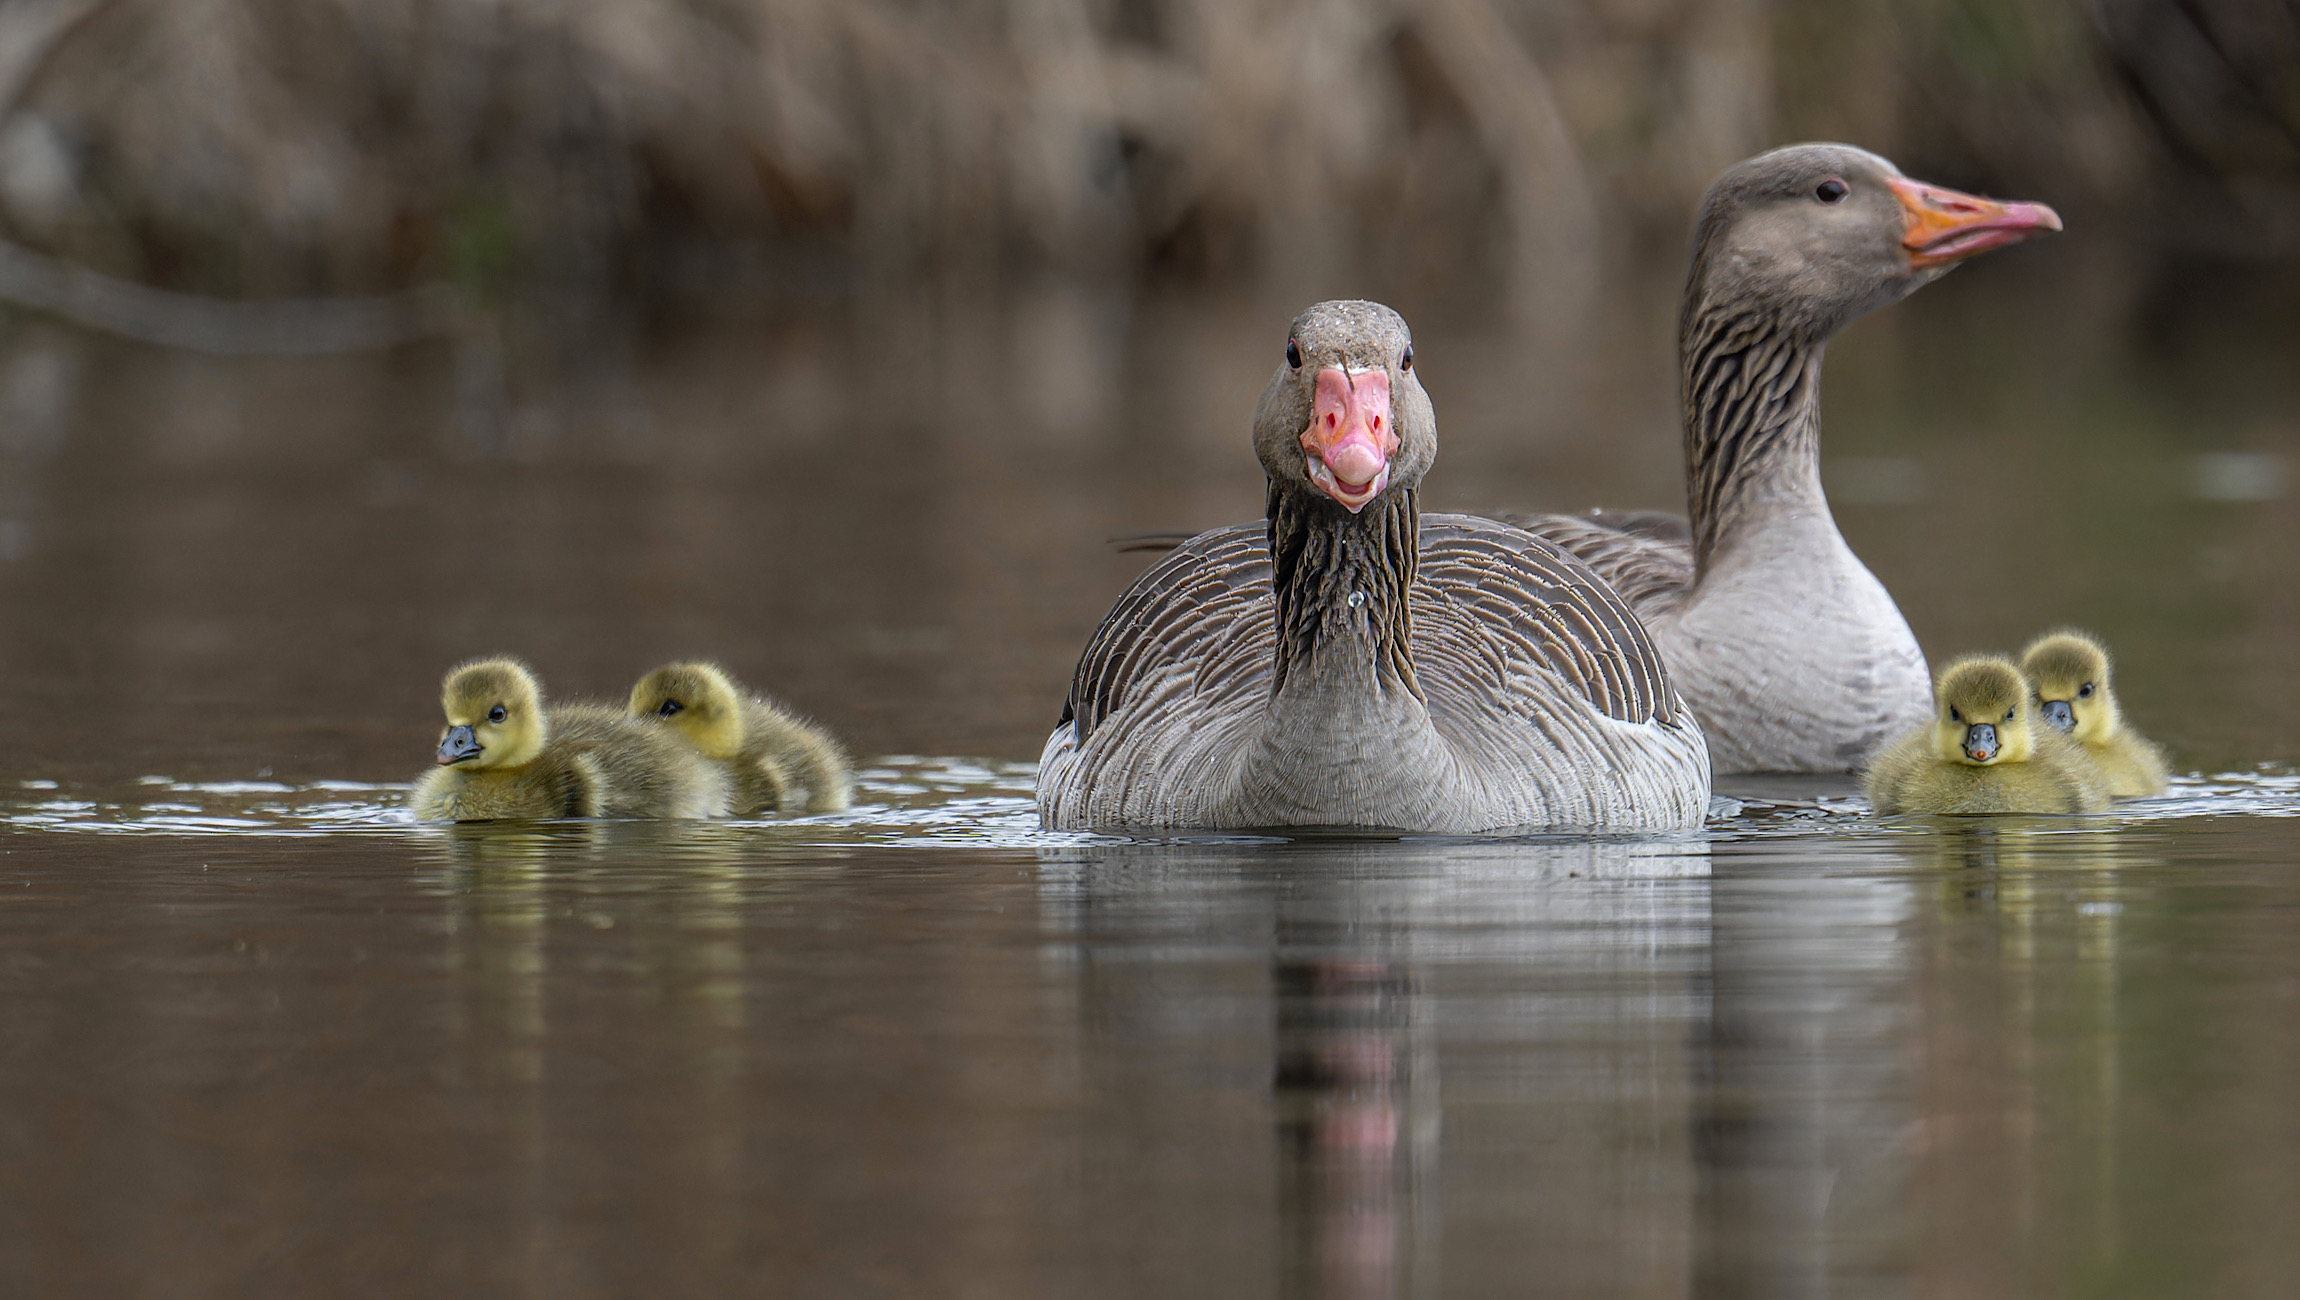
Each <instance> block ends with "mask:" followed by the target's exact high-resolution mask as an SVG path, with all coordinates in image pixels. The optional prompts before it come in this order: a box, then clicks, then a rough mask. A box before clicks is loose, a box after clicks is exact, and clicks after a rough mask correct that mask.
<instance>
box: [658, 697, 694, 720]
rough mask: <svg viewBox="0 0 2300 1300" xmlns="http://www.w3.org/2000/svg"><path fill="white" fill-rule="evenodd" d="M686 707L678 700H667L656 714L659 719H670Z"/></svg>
mask: <svg viewBox="0 0 2300 1300" xmlns="http://www.w3.org/2000/svg"><path fill="white" fill-rule="evenodd" d="M686 707H687V706H686V705H684V704H681V703H679V702H678V701H677V700H665V701H663V705H662V707H661V708H659V709H656V710H655V713H656V716H658V717H664V718H668V717H670V716H671V715H672V714H674V713H677V712H678V711H679V710H681V709H683V708H686Z"/></svg>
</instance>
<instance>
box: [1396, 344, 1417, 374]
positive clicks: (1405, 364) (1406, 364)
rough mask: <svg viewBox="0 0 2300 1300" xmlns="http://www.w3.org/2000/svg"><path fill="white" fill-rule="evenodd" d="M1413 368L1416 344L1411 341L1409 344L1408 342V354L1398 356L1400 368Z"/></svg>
mask: <svg viewBox="0 0 2300 1300" xmlns="http://www.w3.org/2000/svg"><path fill="white" fill-rule="evenodd" d="M1413 368H1414V345H1413V344H1411V343H1408V344H1406V354H1405V355H1404V356H1402V357H1400V358H1398V369H1400V370H1411V369H1413Z"/></svg>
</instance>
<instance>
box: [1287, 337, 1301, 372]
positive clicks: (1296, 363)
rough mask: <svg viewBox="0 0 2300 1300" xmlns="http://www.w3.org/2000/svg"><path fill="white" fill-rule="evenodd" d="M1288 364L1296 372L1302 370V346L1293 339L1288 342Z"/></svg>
mask: <svg viewBox="0 0 2300 1300" xmlns="http://www.w3.org/2000/svg"><path fill="white" fill-rule="evenodd" d="M1286 364H1287V365H1289V366H1292V367H1293V368H1294V369H1296V370H1300V369H1301V368H1302V345H1301V344H1299V343H1296V342H1295V341H1294V340H1292V339H1287V340H1286Z"/></svg>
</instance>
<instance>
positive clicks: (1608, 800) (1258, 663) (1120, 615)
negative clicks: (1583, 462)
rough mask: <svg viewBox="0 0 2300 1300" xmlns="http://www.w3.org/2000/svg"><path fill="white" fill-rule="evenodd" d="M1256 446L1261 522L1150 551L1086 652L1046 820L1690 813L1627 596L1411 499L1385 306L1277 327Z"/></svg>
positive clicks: (1671, 735)
mask: <svg viewBox="0 0 2300 1300" xmlns="http://www.w3.org/2000/svg"><path fill="white" fill-rule="evenodd" d="M1254 450H1255V453H1256V455H1257V456H1258V457H1259V458H1260V460H1261V462H1262V469H1263V472H1264V475H1265V476H1266V479H1267V485H1268V501H1269V511H1268V517H1267V519H1266V520H1264V521H1263V522H1262V523H1259V524H1248V525H1239V526H1237V527H1232V528H1223V529H1216V530H1215V531H1213V532H1208V533H1203V534H1200V535H1199V536H1197V537H1195V538H1192V539H1191V540H1190V541H1188V542H1186V543H1184V544H1183V545H1182V546H1180V547H1179V548H1177V549H1176V550H1174V551H1173V552H1172V553H1170V554H1168V555H1167V556H1165V557H1164V558H1163V559H1161V560H1160V561H1159V562H1158V563H1157V564H1156V565H1155V566H1153V567H1152V568H1151V569H1149V570H1148V571H1147V572H1145V573H1144V574H1143V575H1142V576H1141V577H1140V578H1139V579H1137V580H1136V581H1135V582H1134V584H1133V586H1132V587H1130V588H1129V589H1128V590H1127V591H1126V593H1125V594H1124V595H1122V596H1120V597H1119V599H1118V603H1117V604H1116V605H1115V606H1114V607H1112V609H1111V610H1110V613H1109V614H1108V616H1106V617H1105V618H1104V619H1103V621H1102V625H1101V627H1100V628H1098V629H1097V630H1096V631H1095V633H1094V635H1093V637H1092V639H1091V640H1090V641H1089V642H1088V643H1087V646H1086V651H1085V653H1084V654H1083V655H1082V656H1081V657H1080V659H1079V662H1078V669H1077V672H1076V674H1075V675H1074V677H1073V678H1072V680H1071V687H1070V696H1069V700H1068V702H1067V703H1066V705H1065V706H1064V708H1063V711H1062V717H1061V720H1060V721H1059V722H1058V723H1057V725H1056V726H1055V728H1054V732H1053V734H1052V735H1051V736H1049V737H1048V738H1047V742H1046V751H1045V754H1044V756H1043V759H1042V761H1041V764H1040V767H1039V781H1038V806H1039V810H1040V814H1041V816H1042V818H1043V820H1044V821H1045V823H1046V825H1047V826H1049V827H1051V828H1056V829H1122V828H1129V827H1135V828H1144V829H1152V828H1169V829H1180V828H1190V829H1243V828H1255V827H1288V826H1296V827H1298V826H1338V827H1366V828H1381V829H1389V830H1402V831H1427V832H1441V833H1465V834H1466V833H1475V832H1481V831H1496V830H1507V829H1534V828H1558V829H1565V828H1570V829H1576V830H1606V831H1614V830H1621V831H1636V830H1681V829H1687V828H1691V827H1695V826H1698V825H1699V824H1700V823H1701V820H1702V818H1703V816H1704V815H1705V814H1706V812H1707V810H1708V804H1709V760H1708V755H1707V753H1706V751H1705V750H1704V748H1703V746H1702V741H1701V731H1700V728H1699V726H1698V725H1697V724H1696V723H1695V722H1694V721H1693V716H1692V714H1691V713H1690V712H1689V711H1688V710H1687V709H1686V708H1685V707H1684V705H1683V703H1682V701H1680V700H1679V698H1678V696H1677V693H1676V691H1675V689H1674V688H1673V687H1672V686H1671V685H1670V681H1669V674H1668V672H1667V671H1666V670H1665V669H1664V667H1663V665H1662V661H1661V656H1660V655H1659V654H1658V653H1657V652H1656V651H1655V650H1654V648H1653V644H1652V642H1651V641H1650V640H1648V639H1647V637H1646V635H1645V629H1644V628H1643V627H1642V626H1641V625H1640V624H1639V623H1638V621H1637V618H1636V616H1635V615H1634V614H1632V613H1631V612H1630V610H1629V607H1628V606H1627V605H1626V604H1625V603H1623V602H1622V600H1621V599H1620V598H1619V597H1618V596H1616V595H1615V594H1614V593H1613V592H1612V590H1611V589H1610V588H1608V587H1607V586H1606V585H1605V583H1604V582H1603V581H1601V580H1600V579H1598V578H1597V577H1596V575H1594V574H1592V573H1591V572H1590V571H1589V569H1588V568H1587V567H1586V566H1584V565H1583V564H1581V563H1580V562H1579V561H1577V560H1575V559H1574V558H1573V557H1571V556H1569V555H1567V554H1566V553H1564V552H1563V551H1561V550H1559V549H1558V548H1556V547H1554V546H1552V545H1550V544H1549V543H1547V542H1544V541H1542V540H1540V539H1539V538H1536V537H1533V536H1531V535H1530V534H1528V533H1526V532H1524V531H1522V530H1520V529H1516V528H1511V527H1509V526H1507V525H1504V524H1499V523H1495V522H1493V521H1491V520H1485V519H1472V518H1468V517H1464V516H1459V515H1426V516H1425V515H1423V514H1421V512H1420V508H1419V506H1418V504H1417V501H1416V494H1417V492H1418V490H1419V488H1420V484H1421V479H1422V476H1423V474H1425V473H1426V472H1427V471H1428V470H1429V468H1430V465H1431V463H1432V461H1434V460H1435V459H1436V456H1437V424H1436V417H1435V416H1434V415H1433V413H1432V412H1431V409H1430V402H1429V397H1428V395H1427V394H1425V393H1424V392H1423V391H1422V386H1421V380H1420V379H1419V377H1418V376H1417V375H1416V374H1415V372H1414V354H1413V340H1412V338H1411V336H1410V335H1409V334H1408V333H1407V330H1406V324H1405V321H1404V320H1402V319H1401V318H1400V317H1399V316H1398V314H1397V313H1396V312H1393V311H1391V310H1390V309H1389V308H1387V307H1384V306H1381V305H1380V304H1378V303H1370V302H1328V303H1321V304H1319V305H1317V306H1315V307H1312V308H1310V309H1309V310H1308V311H1305V312H1303V313H1302V314H1301V315H1300V316H1299V317H1297V318H1295V320H1294V323H1293V328H1292V330H1291V331H1290V333H1289V335H1288V337H1287V340H1286V347H1285V353H1284V357H1283V359H1282V360H1281V361H1280V362H1279V363H1278V366H1277V370H1276V373H1275V374H1274V375H1272V376H1271V379H1270V383H1269V386H1268V388H1266V389H1265V390H1264V391H1263V394H1262V400H1261V405H1260V406H1259V408H1258V409H1257V410H1256V412H1255V416H1254Z"/></svg>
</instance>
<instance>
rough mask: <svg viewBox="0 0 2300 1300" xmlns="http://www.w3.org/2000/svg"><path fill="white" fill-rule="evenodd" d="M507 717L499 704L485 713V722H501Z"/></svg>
mask: <svg viewBox="0 0 2300 1300" xmlns="http://www.w3.org/2000/svg"><path fill="white" fill-rule="evenodd" d="M509 716H510V715H509V714H507V713H505V712H504V711H503V706H502V705H500V704H498V705H496V706H495V707H494V708H492V709H489V710H488V711H487V720H488V721H489V722H501V721H503V719H505V718H506V717H509Z"/></svg>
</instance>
